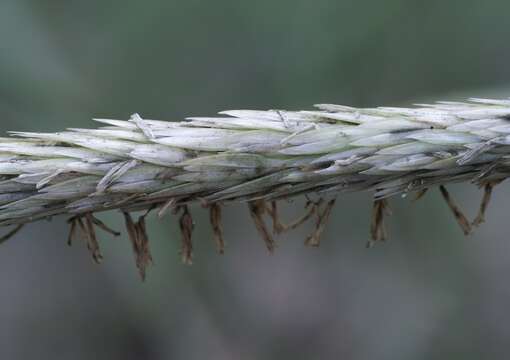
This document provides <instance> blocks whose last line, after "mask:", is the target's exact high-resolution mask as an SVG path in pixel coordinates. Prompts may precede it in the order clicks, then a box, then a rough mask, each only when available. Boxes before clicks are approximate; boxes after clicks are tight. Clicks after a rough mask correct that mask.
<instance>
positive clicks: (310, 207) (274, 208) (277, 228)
mask: <svg viewBox="0 0 510 360" xmlns="http://www.w3.org/2000/svg"><path fill="white" fill-rule="evenodd" d="M319 203H320V202H319ZM318 207H319V205H318V203H314V202H312V201H309V200H308V201H307V202H306V205H305V210H306V212H305V213H304V214H303V215H302V216H300V217H299V218H297V219H296V220H294V221H292V222H291V223H289V224H285V223H283V222H282V221H281V220H280V215H279V212H278V205H277V202H276V201H271V207H269V206H268V207H267V209H266V210H267V212H268V213H269V215H270V216H271V219H272V221H273V233H274V234H277V235H278V234H281V233H284V232H286V231H289V230H294V229H296V228H298V227H299V226H300V225H302V224H304V223H305V222H307V221H308V220H309V219H310V218H311V217H312V216H313V215H314V214H315V213H316V212H317V209H318Z"/></svg>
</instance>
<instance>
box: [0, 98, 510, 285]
mask: <svg viewBox="0 0 510 360" xmlns="http://www.w3.org/2000/svg"><path fill="white" fill-rule="evenodd" d="M316 108H317V109H316V110H312V111H283V110H268V111H257V110H231V111H224V112H222V113H220V116H217V117H192V118H188V119H186V121H180V122H166V121H157V120H148V119H142V118H141V117H140V116H139V115H137V114H135V115H133V116H132V117H131V118H130V119H129V120H127V121H123V120H110V119H95V120H96V121H97V122H100V123H102V124H103V125H104V126H103V127H101V128H98V129H68V130H66V131H63V132H59V133H36V132H12V133H11V135H12V136H11V137H7V138H1V139H0V226H13V228H12V229H8V231H7V234H6V235H5V236H3V237H2V238H0V242H3V241H5V240H7V239H8V238H9V237H11V236H13V235H14V234H16V233H17V232H18V231H19V230H20V229H21V227H22V226H23V225H24V224H26V223H30V222H33V221H36V220H39V219H45V218H50V217H53V216H56V215H68V216H69V224H70V236H69V242H71V241H72V240H73V239H74V238H75V237H77V236H79V237H82V238H83V239H84V240H85V241H86V244H87V246H88V248H89V249H90V251H91V253H92V256H93V259H94V260H95V261H96V262H100V261H101V259H102V255H101V253H100V250H99V245H98V242H97V238H96V235H95V231H96V229H102V230H104V231H107V232H109V233H111V234H113V235H116V236H117V235H119V233H117V232H116V231H113V230H111V229H109V228H108V227H107V226H106V225H105V224H104V223H102V222H101V221H100V220H99V219H97V217H95V216H94V214H96V213H98V212H102V211H107V210H115V209H118V210H120V211H121V212H122V213H123V214H124V218H125V221H126V229H127V233H128V236H129V239H130V240H131V243H132V247H133V250H134V252H135V254H136V264H137V267H138V269H139V270H140V274H141V275H142V277H145V271H146V267H147V266H148V265H149V264H150V263H151V262H152V256H151V254H150V250H149V240H148V236H147V231H146V227H145V218H146V216H147V215H148V214H149V213H151V212H155V213H157V214H158V216H159V217H164V216H166V215H167V214H175V215H177V216H179V226H180V230H181V233H182V251H181V252H182V259H183V262H185V263H188V264H190V263H191V262H192V256H193V243H192V233H193V229H194V222H193V219H192V215H191V209H190V206H191V205H193V204H195V203H197V204H199V205H201V206H203V207H205V208H208V209H209V211H210V222H211V225H212V228H213V236H214V240H215V242H216V245H217V248H218V252H219V253H223V252H224V249H225V241H224V239H223V228H222V225H221V220H222V216H221V215H222V212H221V209H222V205H223V204H225V203H228V202H233V201H237V202H245V203H247V205H248V209H249V213H250V215H251V217H252V219H253V221H254V223H255V227H256V229H257V230H258V232H259V233H260V235H261V237H262V239H263V240H264V242H265V245H266V247H267V249H268V250H269V251H273V250H274V248H275V239H274V237H275V235H278V234H280V233H282V232H284V231H287V230H291V229H294V228H296V227H298V226H299V225H301V224H302V223H304V222H306V221H311V220H312V219H313V220H314V222H315V230H314V231H313V233H312V234H311V235H310V236H309V237H307V239H306V241H305V243H306V244H307V245H309V246H318V245H319V243H320V237H321V234H322V232H323V231H324V228H325V226H326V223H327V220H328V218H329V217H330V214H331V211H332V209H333V206H334V204H335V198H336V196H337V195H339V194H340V193H343V192H357V191H371V192H373V194H374V206H373V215H372V226H371V238H372V239H371V241H370V242H369V245H371V244H372V243H373V242H377V241H382V240H385V239H386V230H385V226H384V216H385V215H386V214H387V213H388V204H387V199H388V198H390V197H392V196H394V195H398V194H403V195H405V194H408V193H411V192H413V193H416V198H419V197H421V196H423V195H424V194H425V192H426V191H427V190H428V189H429V188H431V187H437V186H439V189H440V193H441V194H442V196H443V198H444V199H445V201H446V203H447V204H448V206H449V207H450V209H451V210H452V212H453V214H454V216H455V219H456V220H457V222H458V223H459V225H460V226H461V228H462V230H463V232H464V233H465V234H469V233H470V232H471V231H472V229H473V227H474V226H478V225H479V224H481V223H482V222H483V221H484V215H485V212H486V209H487V206H488V203H489V200H490V196H491V194H492V190H493V187H494V186H495V185H496V184H498V183H500V182H501V181H503V180H505V179H506V178H507V177H508V175H509V173H510V100H506V99H503V100H493V99H470V100H468V101H466V102H438V103H435V104H419V105H417V106H416V107H414V108H396V107H378V108H365V109H360V108H353V107H347V106H341V105H331V104H321V105H316ZM459 182H471V183H474V184H475V185H478V186H479V187H481V188H483V189H484V196H483V199H482V203H481V206H480V210H479V213H478V216H477V217H476V219H475V220H474V221H472V222H471V221H469V220H468V219H467V218H466V216H465V215H464V214H463V213H462V211H461V210H460V209H459V207H458V206H457V205H456V204H455V202H454V200H453V199H452V197H451V196H450V194H449V193H448V191H447V189H446V187H445V185H446V184H450V183H459ZM299 195H304V196H306V197H307V202H306V208H305V210H304V214H303V216H301V217H300V218H298V219H296V220H294V221H291V222H290V223H288V224H285V223H284V222H282V221H281V218H280V215H279V212H278V202H279V201H281V200H285V199H289V198H292V197H295V196H299ZM135 212H142V215H140V216H139V217H138V219H137V220H136V221H135V220H133V217H132V214H133V213H135ZM268 222H270V223H272V225H271V224H269V223H268Z"/></svg>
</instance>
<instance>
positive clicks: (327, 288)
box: [0, 0, 510, 360]
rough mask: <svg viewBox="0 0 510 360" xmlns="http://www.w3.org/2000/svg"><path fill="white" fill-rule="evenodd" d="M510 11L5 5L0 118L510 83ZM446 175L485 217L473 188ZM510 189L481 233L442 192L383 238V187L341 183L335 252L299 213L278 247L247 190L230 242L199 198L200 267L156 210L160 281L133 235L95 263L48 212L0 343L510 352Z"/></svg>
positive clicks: (377, 355) (263, 351) (502, 88)
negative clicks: (220, 246)
mask: <svg viewBox="0 0 510 360" xmlns="http://www.w3.org/2000/svg"><path fill="white" fill-rule="evenodd" d="M509 11H510V2H508V1H480V0H476V1H474V0H465V1H433V0H429V1H421V0H420V1H418V0H414V1H409V0H407V1H404V0H379V1H369V0H361V1H356V2H355V1H338V0H337V1H333V0H315V1H302V0H301V1H299V0H297V1H296V0H295V1H290V0H282V1H268V0H260V1H251V2H246V1H233V0H216V1H205V0H159V1H158V0H152V1H126V0H122V1H120V0H114V1H99V0H89V1H70V0H65V1H64V0H44V1H41V0H1V2H0V119H1V120H0V130H1V132H2V133H4V132H5V131H7V130H33V131H58V130H61V129H63V128H65V127H92V126H95V125H94V124H93V123H92V122H91V121H90V118H92V117H112V118H122V119H126V118H127V117H128V116H129V115H130V114H131V113H133V112H139V113H140V114H142V116H144V117H146V118H153V119H165V120H171V121H174V120H180V119H182V118H183V117H185V116H192V115H213V114H215V113H216V112H217V111H220V110H225V109H229V108H261V109H269V108H273V109H274V108H288V109H304V108H309V107H310V106H311V105H312V104H313V103H319V102H333V103H341V104H348V105H354V106H376V105H409V104H411V103H413V102H422V101H431V100H435V99H441V100H458V99H462V98H464V97H467V96H479V97H480V96H496V97H507V96H509V94H510V86H509V85H510V66H509V65H508V64H509V63H510V46H509V45H508V39H509V35H510V30H509V27H508V13H509ZM450 190H451V192H452V193H453V195H455V197H456V198H457V199H458V202H459V203H461V204H462V206H463V207H464V208H465V209H466V212H467V213H469V215H470V216H471V217H473V215H474V214H475V212H476V207H477V206H478V201H479V199H480V197H481V194H480V193H479V191H478V190H477V189H474V188H472V187H471V186H468V185H465V186H453V187H451V189H450ZM509 196H510V191H509V189H508V188H507V187H506V185H504V184H503V185H502V186H500V187H498V188H497V190H496V196H495V199H494V202H493V203H492V204H491V207H490V209H489V214H488V215H489V216H488V221H487V222H486V224H485V225H484V226H483V227H482V228H481V229H479V230H477V231H476V233H475V234H474V235H472V236H470V237H469V238H464V237H463V235H462V233H461V231H460V229H459V228H458V227H457V225H456V224H455V221H454V220H453V218H452V216H451V214H450V212H449V210H448V209H447V207H446V205H445V204H444V203H442V201H440V197H439V195H438V193H437V191H432V192H431V193H430V194H429V195H428V196H427V197H426V198H425V199H424V200H422V201H420V202H417V203H414V204H412V203H411V202H410V201H409V200H402V199H395V200H394V201H393V202H392V208H393V212H394V214H393V216H392V218H391V220H390V222H389V231H390V235H391V241H390V242H389V243H387V244H385V245H383V246H377V247H375V248H374V249H371V250H366V249H365V248H364V246H365V242H366V240H367V239H368V228H369V221H370V219H369V213H370V207H371V203H370V194H350V195H346V196H342V197H341V198H340V199H339V200H340V201H339V202H338V206H337V207H336V209H335V210H334V213H333V215H332V217H333V218H332V221H331V222H330V224H329V227H328V228H327V229H326V232H325V234H324V238H323V245H322V247H321V248H320V249H306V248H304V246H303V239H304V238H305V236H306V234H307V233H308V232H309V231H310V230H311V229H310V227H308V228H306V227H305V228H303V229H300V230H298V231H295V232H293V233H292V234H289V235H287V236H284V237H282V238H281V240H280V243H279V248H278V251H277V252H276V254H275V255H273V256H270V255H268V254H267V252H266V250H265V248H264V245H263V243H262V241H261V240H260V239H259V237H258V235H257V233H256V230H255V228H254V226H253V225H252V224H251V222H250V219H249V215H248V213H247V210H246V209H245V208H244V207H243V206H241V205H232V206H230V207H228V208H227V209H226V213H225V228H226V239H227V241H228V249H227V253H226V255H224V256H218V255H216V254H215V253H214V243H213V240H212V236H211V231H210V229H209V224H208V219H207V214H206V213H205V212H204V211H203V210H202V209H199V208H198V207H197V208H196V209H194V213H195V214H194V215H195V220H196V223H197V226H196V233H195V245H196V253H195V265H193V266H192V267H186V266H184V265H181V264H180V260H179V255H178V250H179V234H178V229H177V225H176V222H175V220H170V219H166V220H164V221H157V220H155V219H151V220H150V224H149V225H150V236H151V242H152V243H151V244H152V251H153V255H154V258H155V266H154V267H153V268H151V269H150V271H149V277H148V281H147V282H146V283H141V282H140V281H139V278H138V275H137V272H136V268H135V265H134V260H133V256H132V253H131V249H130V244H129V242H128V240H127V238H126V236H123V237H121V238H117V239H111V238H109V237H107V236H104V237H103V236H102V237H101V244H102V249H103V253H104V255H105V262H104V264H102V265H101V266H95V265H93V264H92V261H91V259H90V257H89V254H88V253H87V251H86V249H85V246H84V245H83V244H76V245H75V246H74V247H73V248H68V247H67V246H66V245H65V241H66V237H67V228H66V225H65V221H64V220H65V219H62V218H59V219H54V220H53V222H41V223H37V224H33V225H31V226H29V227H27V228H25V229H24V231H23V232H22V233H20V234H19V235H17V236H16V238H15V239H13V240H12V241H10V242H8V243H6V244H5V245H3V246H2V248H1V251H0V264H1V265H0V269H1V271H0V285H1V288H2V290H1V292H0V358H2V359H31V358H38V359H117V358H118V359H128V360H129V359H312V358H313V359H339V358H342V359H392V360H395V359H432V358H433V359H481V358H484V359H489V358H494V359H500V358H504V357H505V355H504V354H505V353H506V352H507V351H508V341H509V340H510V328H509V325H508V324H509V321H510V316H509V315H508V306H507V305H508V303H509V301H510V287H509V286H508V283H507V279H506V274H508V273H509V272H510V243H509V241H508V240H509V239H507V237H508V235H507V234H508V227H507V224H506V221H508V213H509V212H510V204H509V203H508V201H505V199H507V198H509ZM300 208H301V205H300V204H299V201H298V202H297V203H295V204H294V205H293V204H289V205H288V206H287V214H286V215H287V216H288V217H291V216H292V215H296V214H297V213H298V211H299V209H300ZM103 218H104V219H106V220H107V221H108V222H109V223H112V224H115V225H116V227H117V228H121V227H122V226H121V219H120V217H119V216H118V214H115V213H112V214H106V215H104V216H103Z"/></svg>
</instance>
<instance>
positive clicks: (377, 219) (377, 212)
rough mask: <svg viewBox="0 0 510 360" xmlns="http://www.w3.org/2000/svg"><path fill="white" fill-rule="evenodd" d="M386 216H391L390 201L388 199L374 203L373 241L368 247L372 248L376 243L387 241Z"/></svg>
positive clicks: (371, 230)
mask: <svg viewBox="0 0 510 360" xmlns="http://www.w3.org/2000/svg"><path fill="white" fill-rule="evenodd" d="M385 214H388V215H390V214H391V212H390V210H389V207H388V201H387V200H386V199H382V200H376V201H374V205H373V207H372V225H371V227H370V234H371V237H372V240H371V241H369V242H368V243H367V247H372V246H373V244H374V242H377V241H385V240H386V226H385V224H384V215H385Z"/></svg>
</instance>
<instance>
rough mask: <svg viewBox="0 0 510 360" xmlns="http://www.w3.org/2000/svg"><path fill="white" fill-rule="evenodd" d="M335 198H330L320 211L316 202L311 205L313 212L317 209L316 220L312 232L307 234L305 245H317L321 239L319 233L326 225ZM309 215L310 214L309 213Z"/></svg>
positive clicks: (320, 233)
mask: <svg viewBox="0 0 510 360" xmlns="http://www.w3.org/2000/svg"><path fill="white" fill-rule="evenodd" d="M335 202H336V199H331V200H330V201H328V203H327V204H326V205H325V206H324V210H323V211H322V212H321V211H320V208H319V209H317V206H318V205H316V204H314V205H312V209H314V210H313V213H315V212H316V211H317V220H316V222H315V230H314V232H313V233H312V234H311V235H310V236H308V237H307V238H306V240H305V245H306V246H313V247H319V246H320V241H321V235H322V233H323V231H324V228H325V227H326V224H327V222H328V218H329V215H330V214H331V210H333V206H335ZM310 216H311V215H310Z"/></svg>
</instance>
